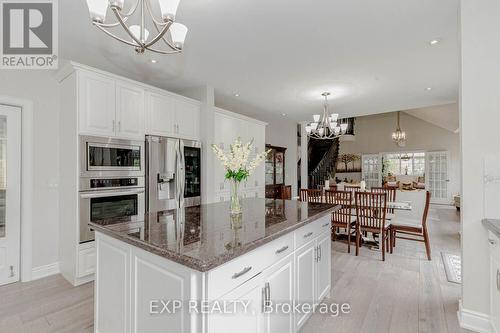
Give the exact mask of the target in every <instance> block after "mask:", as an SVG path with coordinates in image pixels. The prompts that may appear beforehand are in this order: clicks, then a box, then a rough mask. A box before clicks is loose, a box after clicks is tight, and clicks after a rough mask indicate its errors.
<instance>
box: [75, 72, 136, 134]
mask: <svg viewBox="0 0 500 333" xmlns="http://www.w3.org/2000/svg"><path fill="white" fill-rule="evenodd" d="M78 103H79V108H78V112H79V119H80V125H79V134H86V135H96V136H107V137H118V138H125V139H144V89H143V88H142V87H141V86H140V85H134V84H133V83H128V82H126V81H119V80H116V79H113V78H110V77H107V76H105V75H101V74H98V73H91V72H87V71H81V72H79V76H78Z"/></svg>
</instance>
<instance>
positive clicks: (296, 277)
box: [90, 199, 337, 333]
mask: <svg viewBox="0 0 500 333" xmlns="http://www.w3.org/2000/svg"><path fill="white" fill-rule="evenodd" d="M335 209H337V207H334V206H332V205H329V204H320V203H306V202H300V201H291V200H269V199H245V200H243V212H242V214H241V215H240V216H236V217H232V216H231V215H230V213H229V203H227V202H223V203H215V204H207V205H200V206H196V207H190V208H183V209H176V210H169V211H163V212H156V213H150V214H147V215H146V216H145V217H144V219H126V218H124V219H110V220H102V221H98V222H93V223H90V225H91V226H92V228H94V229H95V231H96V250H97V264H96V277H95V331H96V332H100V333H108V332H137V333H140V332H148V333H150V332H151V333H153V332H176V333H177V332H200V333H202V332H209V333H211V332H217V333H223V332H234V331H238V332H252V333H255V332H273V333H279V332H283V333H285V332H296V331H298V330H299V329H300V327H302V325H303V324H304V322H305V321H306V320H307V319H308V318H309V316H310V315H311V314H312V312H311V311H300V313H294V311H292V310H291V309H292V308H291V306H293V305H296V304H301V305H303V306H305V307H306V310H307V309H308V308H309V306H311V307H312V305H314V304H317V303H318V302H319V301H321V300H322V299H323V298H324V297H325V296H327V295H328V294H329V292H330V289H331V251H330V249H331V244H330V242H331V241H330V213H331V212H332V211H334V210H335ZM286 306H288V307H290V311H288V309H289V308H288V307H286ZM285 307H286V308H285Z"/></svg>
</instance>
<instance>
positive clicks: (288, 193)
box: [281, 185, 292, 200]
mask: <svg viewBox="0 0 500 333" xmlns="http://www.w3.org/2000/svg"><path fill="white" fill-rule="evenodd" d="M281 199H282V200H291V199H292V185H283V186H281Z"/></svg>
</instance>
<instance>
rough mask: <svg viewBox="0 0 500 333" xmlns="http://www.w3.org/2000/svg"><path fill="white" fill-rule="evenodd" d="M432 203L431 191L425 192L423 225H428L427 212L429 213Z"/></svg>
mask: <svg viewBox="0 0 500 333" xmlns="http://www.w3.org/2000/svg"><path fill="white" fill-rule="evenodd" d="M430 203H431V192H430V191H427V192H426V193H425V207H424V213H423V214H422V227H424V228H425V227H426V226H427V213H429V205H430Z"/></svg>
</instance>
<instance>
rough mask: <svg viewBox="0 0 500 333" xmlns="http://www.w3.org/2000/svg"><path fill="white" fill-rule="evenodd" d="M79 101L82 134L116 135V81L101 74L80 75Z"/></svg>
mask: <svg viewBox="0 0 500 333" xmlns="http://www.w3.org/2000/svg"><path fill="white" fill-rule="evenodd" d="M77 100H78V109H79V131H80V134H88V135H100V136H114V135H115V127H116V122H115V106H116V99H115V80H113V79H111V78H108V77H106V76H104V75H100V74H94V73H88V72H83V71H82V72H80V73H78V98H77ZM64 111H65V112H69V111H68V110H64Z"/></svg>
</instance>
